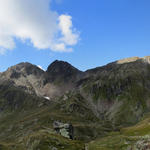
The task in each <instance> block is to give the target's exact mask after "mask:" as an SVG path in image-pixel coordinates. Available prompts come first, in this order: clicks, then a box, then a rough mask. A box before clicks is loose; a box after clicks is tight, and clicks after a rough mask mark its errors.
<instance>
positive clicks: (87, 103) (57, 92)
mask: <svg viewBox="0 0 150 150" xmlns="http://www.w3.org/2000/svg"><path fill="white" fill-rule="evenodd" d="M149 60H150V57H149V56H147V57H144V58H139V57H132V58H126V59H123V60H119V61H115V62H112V63H109V64H107V65H105V66H101V67H97V68H93V69H90V70H87V71H85V72H82V71H80V70H78V69H76V68H75V67H73V66H72V65H71V64H69V63H67V62H64V61H58V60H56V61H54V62H53V63H52V64H51V65H49V67H48V69H47V70H46V71H43V70H42V69H40V68H39V67H38V66H36V65H33V64H30V63H20V64H18V65H16V66H12V67H10V68H9V69H8V70H7V71H5V72H3V73H1V74H0V146H1V147H2V150H11V149H13V150H37V149H39V150H53V149H56V150H59V149H64V150H76V149H78V150H85V149H87V147H88V149H89V150H101V149H102V148H103V149H108V150H117V149H118V150H133V146H132V144H135V146H136V145H137V146H136V147H139V144H138V141H140V142H141V139H140V138H139V139H135V141H136V142H135V141H132V140H129V139H128V138H132V137H134V134H136V135H139V134H138V133H141V132H142V131H143V134H142V136H143V135H147V133H146V132H145V130H144V129H143V128H140V127H139V126H138V125H136V123H138V122H140V123H141V124H142V126H143V122H141V119H142V118H144V117H145V116H146V117H147V116H148V119H149V115H148V114H149V113H150V98H149V97H150V76H149V74H150V63H149ZM55 122H57V123H58V124H60V125H61V127H58V128H59V131H58V129H54V127H53V124H54V123H55ZM146 122H147V121H146ZM133 125H134V126H133ZM68 126H71V127H72V129H71V132H72V133H71V137H72V139H73V140H70V139H68V138H65V137H68V136H67V135H70V134H69V129H68V128H67V127H68ZM129 126H132V127H133V128H129V129H128V128H126V127H129ZM134 127H135V129H136V132H137V133H133V131H134ZM144 128H145V126H144ZM149 128H150V127H149V125H148V124H147V125H146V130H148V129H149ZM56 130H57V131H56ZM118 132H119V133H118ZM130 132H131V133H132V135H130V134H131V133H130ZM148 133H149V132H148ZM125 135H126V136H127V139H126V138H125ZM130 136H131V137H130ZM107 137H109V138H108V141H109V143H107V142H106V141H107V140H106V139H107ZM142 138H143V137H142ZM113 139H114V140H118V139H122V140H123V141H122V142H121V143H120V145H117V146H116V145H115V144H116V143H115V141H113ZM105 140H106V141H105ZM111 142H112V145H111V144H110V143H111ZM143 142H145V141H142V142H141V143H143ZM7 143H8V144H7ZM93 143H94V144H95V145H94V144H93ZM118 143H119V142H118ZM126 143H128V145H126ZM95 146H96V147H95ZM62 147H63V148H62ZM139 150H141V149H139Z"/></svg>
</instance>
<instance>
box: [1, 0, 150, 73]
mask: <svg viewBox="0 0 150 150" xmlns="http://www.w3.org/2000/svg"><path fill="white" fill-rule="evenodd" d="M56 1H57V2H56ZM0 3H1V1H0ZM50 7H51V11H55V12H57V14H59V15H61V14H65V15H68V16H71V17H72V24H73V27H74V28H76V30H77V31H78V32H80V40H78V42H77V43H76V44H74V45H73V46H72V48H73V51H72V52H58V51H52V50H50V48H46V49H42V50H40V49H38V48H37V47H36V46H33V44H32V43H30V42H22V41H21V40H20V39H19V38H15V43H16V46H15V48H13V50H8V51H6V52H5V53H4V54H3V55H0V71H4V70H6V69H7V68H8V67H9V66H12V65H15V64H17V63H20V62H30V63H33V64H36V65H40V66H42V67H43V68H44V69H46V68H47V66H48V65H49V64H50V63H51V62H53V61H54V60H56V59H58V60H64V61H68V62H69V63H71V64H72V65H74V66H75V67H77V68H79V69H81V70H86V69H89V68H93V67H97V66H102V65H105V64H107V63H109V62H112V61H115V60H118V59H121V58H125V57H132V56H139V57H143V56H146V55H150V1H149V0H92V1H90V0H87V1H85V0H53V1H52V2H51V5H50Z"/></svg>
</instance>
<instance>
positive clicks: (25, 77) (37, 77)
mask: <svg viewBox="0 0 150 150" xmlns="http://www.w3.org/2000/svg"><path fill="white" fill-rule="evenodd" d="M82 74H83V73H82V72H81V71H79V70H78V69H76V68H75V67H73V66H71V65H70V64H69V63H67V62H63V61H57V60H56V61H54V62H53V63H52V64H51V65H50V66H49V67H48V69H47V71H46V72H45V71H43V70H42V69H40V68H39V67H37V66H36V65H32V64H30V63H20V64H17V65H15V66H13V67H10V68H8V70H7V71H5V72H3V73H1V74H0V78H1V80H11V81H13V83H14V85H15V86H17V87H20V88H22V89H24V90H25V91H26V92H28V93H30V94H31V93H35V94H37V95H38V96H42V97H47V98H53V97H56V96H61V95H62V94H63V93H64V92H66V91H67V90H70V89H72V88H73V87H74V85H75V82H76V81H77V80H78V79H79V78H80V77H81V76H82Z"/></svg>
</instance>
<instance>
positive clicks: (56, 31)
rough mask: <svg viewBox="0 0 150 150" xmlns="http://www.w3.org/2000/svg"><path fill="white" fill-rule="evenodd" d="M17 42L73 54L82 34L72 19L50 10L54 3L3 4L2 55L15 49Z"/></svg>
mask: <svg viewBox="0 0 150 150" xmlns="http://www.w3.org/2000/svg"><path fill="white" fill-rule="evenodd" d="M16 39H17V40H18V39H19V40H21V41H22V42H25V43H26V42H27V41H30V43H32V44H33V46H34V47H35V48H38V49H50V50H52V51H60V52H65V51H72V46H73V45H75V44H77V42H78V40H79V34H78V32H77V31H76V30H75V29H74V28H73V24H72V17H71V16H69V15H64V14H61V15H59V14H58V13H57V12H55V11H52V10H51V9H50V0H0V53H4V52H5V51H6V50H12V49H14V48H15V46H16V43H15V41H16Z"/></svg>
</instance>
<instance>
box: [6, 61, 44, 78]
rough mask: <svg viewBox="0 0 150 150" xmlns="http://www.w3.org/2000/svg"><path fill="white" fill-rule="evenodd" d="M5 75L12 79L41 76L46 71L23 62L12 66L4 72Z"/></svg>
mask: <svg viewBox="0 0 150 150" xmlns="http://www.w3.org/2000/svg"><path fill="white" fill-rule="evenodd" d="M4 73H5V75H8V76H10V78H18V77H19V76H20V75H30V74H32V75H37V76H40V75H41V74H42V73H44V71H43V70H42V69H40V68H39V67H37V66H36V65H33V64H31V63H28V62H22V63H19V64H17V65H15V66H12V67H10V68H8V69H7V71H6V72H4Z"/></svg>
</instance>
